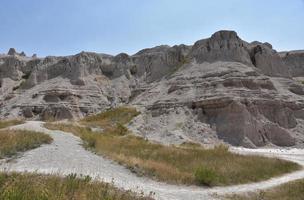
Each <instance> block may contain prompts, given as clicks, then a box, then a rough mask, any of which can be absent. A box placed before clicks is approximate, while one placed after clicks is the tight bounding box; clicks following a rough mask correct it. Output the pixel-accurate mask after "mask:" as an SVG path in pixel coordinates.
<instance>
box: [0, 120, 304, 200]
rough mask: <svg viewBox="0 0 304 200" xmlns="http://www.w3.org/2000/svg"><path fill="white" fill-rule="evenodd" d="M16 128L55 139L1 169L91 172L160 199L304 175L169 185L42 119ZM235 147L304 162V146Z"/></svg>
mask: <svg viewBox="0 0 304 200" xmlns="http://www.w3.org/2000/svg"><path fill="white" fill-rule="evenodd" d="M13 128H14V129H27V130H35V131H41V132H45V133H47V134H49V135H50V136H51V137H52V138H53V139H54V141H53V143H52V144H49V145H43V146H41V147H39V148H37V149H34V150H31V151H28V152H25V153H24V154H22V155H20V156H19V157H18V158H16V159H14V160H11V161H9V162H6V161H5V160H2V161H0V170H2V171H17V172H38V173H45V174H57V175H67V174H70V173H77V174H82V175H89V176H91V177H93V178H96V179H97V180H102V181H105V182H113V183H114V184H115V185H116V186H117V187H120V188H123V189H127V190H129V189H130V190H133V191H135V192H144V193H145V194H147V195H149V194H150V192H153V193H154V196H153V197H154V198H155V199H160V200H187V199H189V200H196V199H204V200H205V199H216V196H217V195H225V194H231V193H238V192H252V191H256V190H260V189H268V188H271V187H274V186H277V185H280V184H283V183H286V182H289V181H293V180H297V179H301V178H304V170H301V171H297V172H294V173H290V174H287V175H284V176H281V177H277V178H273V179H270V180H267V181H263V182H259V183H252V184H244V185H236V186H229V187H215V188H204V187H197V186H176V185H168V184H165V183H160V182H156V181H153V180H150V179H147V178H144V177H138V176H136V175H135V174H133V173H131V172H130V171H129V170H127V169H126V168H124V167H123V166H120V165H118V164H116V163H115V162H112V161H110V160H108V159H105V158H103V157H101V156H97V155H95V154H93V153H92V152H90V151H87V150H85V149H84V148H83V147H82V146H81V140H80V139H79V138H78V137H75V136H74V135H72V134H68V133H64V132H62V131H51V130H48V129H46V128H43V126H42V122H34V121H30V122H27V123H26V124H22V125H18V126H15V127H13ZM232 151H233V152H236V153H242V154H259V155H264V156H270V157H279V158H282V159H286V160H290V161H294V162H297V163H299V164H301V165H302V166H304V150H302V149H290V150H279V149H245V148H232Z"/></svg>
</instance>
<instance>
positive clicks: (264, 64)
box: [0, 31, 304, 147]
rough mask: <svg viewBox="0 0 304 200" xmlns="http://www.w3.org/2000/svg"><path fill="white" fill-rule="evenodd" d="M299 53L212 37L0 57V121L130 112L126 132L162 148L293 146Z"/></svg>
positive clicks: (300, 113)
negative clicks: (120, 49) (130, 50)
mask: <svg viewBox="0 0 304 200" xmlns="http://www.w3.org/2000/svg"><path fill="white" fill-rule="evenodd" d="M303 55H304V53H303V51H292V52H280V53H278V52H276V51H275V50H274V49H273V47H272V46H271V45H270V44H268V43H260V42H252V43H248V42H246V41H243V40H242V39H241V38H239V36H238V35H237V33H236V32H234V31H219V32H216V33H214V34H213V35H212V36H211V37H210V38H207V39H203V40H199V41H197V42H196V43H195V44H194V45H193V46H186V45H178V46H173V47H170V46H165V45H162V46H158V47H154V48H150V49H144V50H141V51H139V52H138V53H136V54H135V55H127V54H125V53H121V54H118V55H116V56H112V55H107V54H98V53H90V52H81V53H79V54H77V55H73V56H65V57H52V56H50V57H45V58H39V57H37V55H35V56H32V57H27V56H26V55H25V53H18V52H17V51H16V50H15V49H10V50H9V52H8V54H2V55H0V105H1V110H0V117H1V118H3V119H9V118H16V117H19V118H26V119H40V120H49V119H52V120H63V119H70V118H82V117H84V116H87V115H92V114H95V113H99V112H102V111H104V110H106V109H109V108H112V107H117V106H122V105H127V106H135V107H137V108H138V110H140V111H141V115H139V116H138V117H137V118H135V119H134V121H133V122H132V123H131V124H130V125H129V128H130V129H131V130H132V131H133V132H134V133H136V134H139V135H141V136H143V137H145V138H147V139H150V140H155V141H158V142H162V143H166V144H178V143H183V142H187V141H188V142H189V141H190V142H199V143H202V144H205V145H213V144H215V143H219V142H226V143H229V144H232V145H236V146H245V147H261V146H266V145H270V146H271V145H275V146H302V145H303V141H304V134H303V132H304V110H303V108H304V103H303V102H304V96H303V95H304V87H303V83H302V81H303V80H304V78H303V77H304V56H303Z"/></svg>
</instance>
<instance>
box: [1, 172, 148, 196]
mask: <svg viewBox="0 0 304 200" xmlns="http://www.w3.org/2000/svg"><path fill="white" fill-rule="evenodd" d="M0 199H7V200H66V199H71V200H148V199H151V198H147V197H143V196H141V197H140V196H136V195H135V194H134V193H132V192H130V191H122V190H119V189H117V188H115V187H114V186H113V184H108V183H101V182H95V181H92V180H91V178H90V177H80V178H77V177H76V175H75V174H71V175H69V176H67V177H65V178H60V177H56V176H45V175H37V174H17V173H12V174H6V173H0Z"/></svg>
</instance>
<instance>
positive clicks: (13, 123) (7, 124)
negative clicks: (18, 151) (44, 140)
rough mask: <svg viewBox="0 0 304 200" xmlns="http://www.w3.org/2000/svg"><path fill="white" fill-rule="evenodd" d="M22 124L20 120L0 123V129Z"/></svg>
mask: <svg viewBox="0 0 304 200" xmlns="http://www.w3.org/2000/svg"><path fill="white" fill-rule="evenodd" d="M23 123H24V122H23V121H21V120H7V121H0V129H2V128H7V127H10V126H15V125H18V124H23Z"/></svg>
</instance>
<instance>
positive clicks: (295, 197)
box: [226, 179, 304, 200]
mask: <svg viewBox="0 0 304 200" xmlns="http://www.w3.org/2000/svg"><path fill="white" fill-rule="evenodd" d="M226 199H227V200H273V199H280V200H303V199H304V179H302V180H298V181H293V182H290V183H286V184H284V185H281V186H279V187H275V188H273V189H270V190H266V191H259V192H257V193H250V194H246V195H233V196H230V197H227V198H226Z"/></svg>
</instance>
